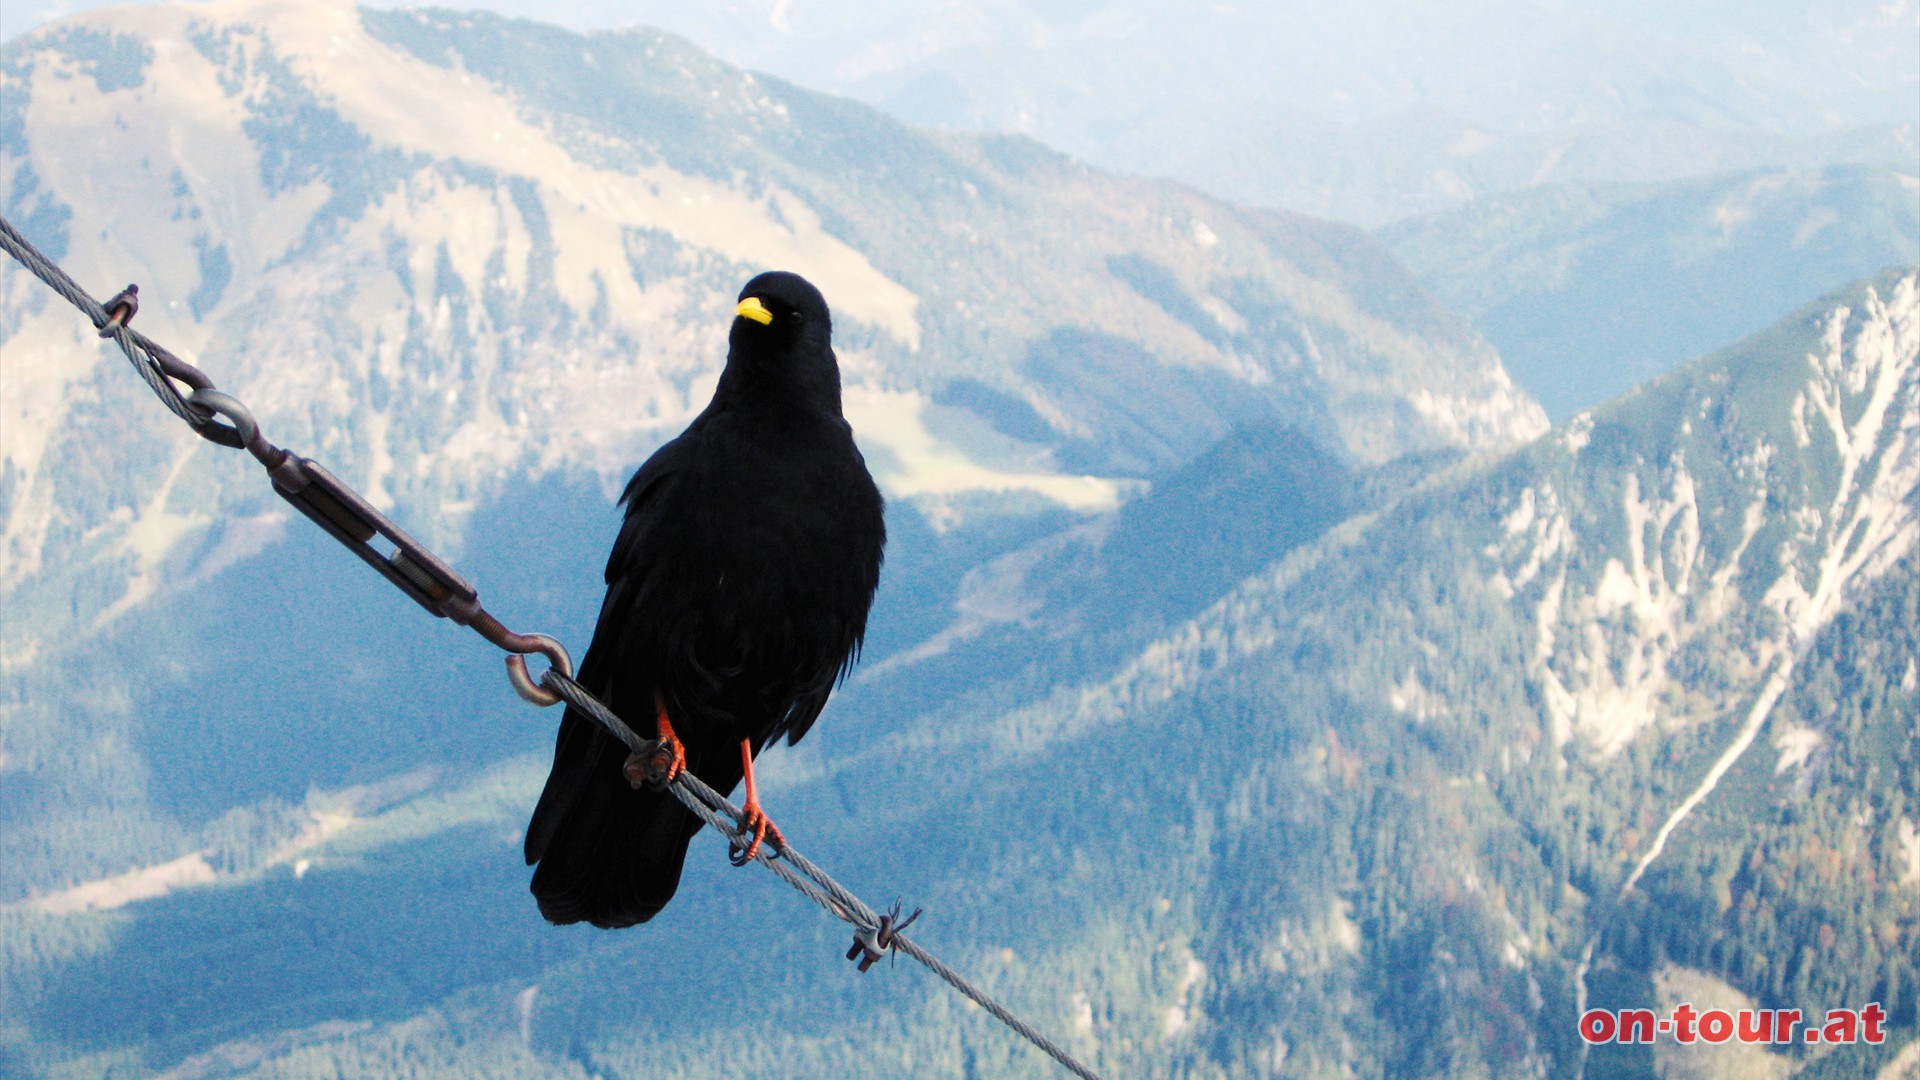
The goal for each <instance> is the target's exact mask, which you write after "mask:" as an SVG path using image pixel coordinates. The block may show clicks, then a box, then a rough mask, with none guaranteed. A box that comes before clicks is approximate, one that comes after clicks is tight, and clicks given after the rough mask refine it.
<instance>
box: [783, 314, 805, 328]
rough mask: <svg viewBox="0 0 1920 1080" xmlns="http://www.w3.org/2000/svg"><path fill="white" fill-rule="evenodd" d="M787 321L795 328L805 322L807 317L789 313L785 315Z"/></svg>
mask: <svg viewBox="0 0 1920 1080" xmlns="http://www.w3.org/2000/svg"><path fill="white" fill-rule="evenodd" d="M787 321H788V322H790V323H792V324H794V325H795V326H798V325H800V324H801V323H803V322H806V321H807V317H806V316H805V315H802V314H801V313H800V312H798V311H790V312H788V313H787Z"/></svg>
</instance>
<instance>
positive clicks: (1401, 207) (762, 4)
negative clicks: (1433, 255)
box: [489, 0, 1920, 269]
mask: <svg viewBox="0 0 1920 1080" xmlns="http://www.w3.org/2000/svg"><path fill="white" fill-rule="evenodd" d="M489 6H491V7H494V8H495V9H496V10H501V11H505V12H508V13H512V14H518V15H527V16H533V17H536V18H543V19H544V18H562V19H567V20H572V21H573V23H574V25H575V26H577V27H583V28H584V27H586V26H615V25H622V24H624V23H625V22H627V21H629V20H639V21H642V22H646V23H650V24H655V25H660V26H663V27H665V28H667V29H669V30H673V31H675V32H677V33H680V34H684V35H686V36H687V37H689V38H691V39H692V40H694V41H696V42H699V43H701V44H702V45H703V46H705V47H707V48H709V49H711V50H713V51H714V52H716V53H717V54H718V55H720V56H722V57H724V58H726V59H728V60H729V61H731V62H733V63H736V64H739V65H740V66H743V67H748V68H751V69H753V70H756V71H766V72H771V73H773V74H775V75H779V76H782V77H784V78H788V79H791V80H793V81H795V82H799V83H801V84H803V85H807V86H810V87H813V88H816V89H821V90H826V91H830V92H833V93H836V94H842V95H845V96H848V97H852V98H855V99H857V100H860V101H864V102H866V103H868V104H870V105H874V106H876V107H879V108H882V109H885V110H887V111H888V112H889V113H891V114H892V115H894V116H897V117H900V118H902V119H905V120H907V121H909V122H912V123H917V124H928V125H936V126H941V127H947V128H954V129H964V130H1004V131H1017V132H1021V133H1023V134H1028V135H1031V136H1034V137H1036V138H1039V139H1041V140H1042V141H1044V142H1046V143H1048V144H1049V145H1052V146H1058V147H1060V148H1062V149H1065V150H1067V151H1069V152H1071V153H1073V154H1075V155H1076V156H1078V157H1080V158H1082V159H1084V160H1087V161H1090V162H1094V163H1097V164H1100V165H1104V166H1106V167H1109V168H1116V169H1121V170H1125V171H1128V172H1136V173H1143V174H1147V175H1153V176H1168V177H1173V178H1176V179H1179V180H1182V181H1184V182H1186V183H1190V184H1194V185H1196V186H1198V187H1200V188H1202V189H1204V190H1206V191H1209V192H1211V193H1214V194H1217V195H1222V196H1225V197H1228V198H1231V199H1235V200H1238V201H1243V202H1248V203H1252V204H1254V205H1262V206H1277V207H1285V208H1287V209H1292V210H1298V211H1301V212H1305V213H1313V214H1322V215H1326V216H1329V217H1333V218H1337V219H1340V220H1344V221H1351V222H1354V223H1357V224H1361V225H1365V226H1368V227H1376V226H1380V225H1383V224H1385V223H1387V222H1390V221H1393V220H1396V219H1399V218H1402V217H1407V216H1412V215H1418V214H1427V213H1433V212H1436V211H1440V210H1445V209H1450V208H1455V207H1458V206H1460V205H1462V204H1464V203H1466V202H1469V201H1470V200H1472V199H1474V198H1477V197H1480V196H1485V195H1490V194H1497V193H1502V192H1508V191H1514V190H1519V189H1524V188H1529V187H1535V186H1538V185H1541V184H1550V183H1570V182H1581V183H1593V182H1605V181H1611V182H1659V181H1668V180H1678V179H1686V178H1692V177H1698V176H1702V175H1710V174H1720V173H1727V172H1733V171H1744V170H1752V169H1758V168H1767V167H1771V168H1790V169H1796V170H1811V169H1818V168H1821V167H1824V166H1827V165H1832V164H1841V163H1854V164H1874V165H1882V166H1895V167H1900V168H1902V169H1906V170H1908V171H1911V169H1912V167H1913V165H1912V163H1913V162H1914V161H1915V160H1916V156H1917V155H1920V148H1917V145H1916V142H1915V137H1916V126H1915V117H1914V111H1913V109H1912V107H1911V104H1912V102H1913V100H1914V97H1915V94H1916V93H1917V92H1920V44H1916V42H1917V41H1920V37H1916V35H1915V33H1914V29H1915V26H1914V14H1913V11H1912V9H1911V8H1910V7H1908V6H1905V5H1903V4H1897V3H1896V4H1882V3H1877V2H1874V0H1838V2H1836V0H1826V2H1822V3H1810V2H1807V0H1776V2H1770V3H1765V4H1743V5H1740V6H1739V7H1738V8H1733V7H1729V6H1727V5H1724V4H1712V3H1700V2H1685V3H1659V4H1655V3H1627V4H1619V3H1616V4H1605V5H1601V4H1560V5H1548V6H1543V5H1540V4H1534V3H1527V2H1525V0H1479V2H1476V3H1472V4H1454V5H1445V6H1422V5H1409V4H1405V3H1400V2H1395V0H1376V2H1366V3H1350V4H1343V5H1339V6H1337V7H1329V6H1327V5H1324V4H1310V3H1268V4H1212V5H1197V6H1196V5H1166V4H1157V3H1151V2H1142V0H1074V2H1071V3H1063V2H1060V0H996V2H993V3H976V2H948V3H934V4H928V5H919V6H915V7H911V8H897V9H875V8H874V6H873V5H871V4H864V3H858V2H855V0H810V2H809V3H805V4H792V3H788V2H786V0H734V2H727V3H714V4H701V5H685V4H673V3H662V2H645V0H643V2H639V3H605V2H595V0H587V2H582V3H576V4H570V5H568V7H567V8H566V9H565V10H564V11H555V10H554V9H552V8H551V6H543V5H539V4H534V3H524V2H521V0H495V2H494V3H493V4H490V5H489ZM1874 269H1878V268H1877V267H1876V268H1874Z"/></svg>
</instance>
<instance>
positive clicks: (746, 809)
mask: <svg viewBox="0 0 1920 1080" xmlns="http://www.w3.org/2000/svg"><path fill="white" fill-rule="evenodd" d="M740 767H741V770H742V771H743V772H745V774H746V781H747V801H746V804H745V805H744V806H742V807H741V808H740V809H741V818H742V820H741V822H740V830H741V831H742V832H751V833H753V840H752V841H751V842H749V843H748V844H747V847H746V850H745V851H742V850H740V849H739V848H737V847H733V846H732V845H729V846H728V850H727V858H728V859H730V860H732V862H733V865H735V866H745V865H747V864H748V863H750V862H752V861H753V858H754V856H756V855H758V854H760V844H761V842H762V841H764V840H766V839H767V838H769V837H771V838H772V839H773V843H774V846H775V847H786V846H787V838H786V837H784V836H782V835H780V827H779V826H778V825H775V824H774V823H773V819H772V818H769V817H768V816H767V812H766V811H765V810H762V809H760V789H759V787H758V786H757V785H756V784H754V782H753V740H751V739H741V740H740Z"/></svg>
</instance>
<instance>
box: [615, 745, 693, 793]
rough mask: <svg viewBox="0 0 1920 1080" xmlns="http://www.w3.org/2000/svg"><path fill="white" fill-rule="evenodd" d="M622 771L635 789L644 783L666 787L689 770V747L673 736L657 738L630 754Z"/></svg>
mask: <svg viewBox="0 0 1920 1080" xmlns="http://www.w3.org/2000/svg"><path fill="white" fill-rule="evenodd" d="M620 771H621V773H622V774H624V775H625V776H626V778H627V783H629V784H631V785H633V787H634V789H635V790H638V789H639V787H640V786H641V785H642V784H650V785H652V786H654V787H665V786H666V785H668V784H671V783H673V782H674V781H675V780H678V779H679V778H680V774H681V773H683V772H686V771H687V748H686V747H685V746H683V745H681V742H680V740H679V739H676V738H674V737H672V736H668V737H667V738H664V739H655V740H653V741H652V742H650V743H648V744H647V745H646V748H645V749H644V750H642V751H640V752H639V753H635V754H628V755H627V760H626V763H625V764H623V765H621V766H620Z"/></svg>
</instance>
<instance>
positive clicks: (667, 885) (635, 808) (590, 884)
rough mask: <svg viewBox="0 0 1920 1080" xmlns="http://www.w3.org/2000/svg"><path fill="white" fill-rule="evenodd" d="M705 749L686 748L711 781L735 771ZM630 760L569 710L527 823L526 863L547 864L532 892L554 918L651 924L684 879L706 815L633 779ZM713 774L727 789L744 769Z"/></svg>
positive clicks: (608, 738)
mask: <svg viewBox="0 0 1920 1080" xmlns="http://www.w3.org/2000/svg"><path fill="white" fill-rule="evenodd" d="M701 749H702V748H701V747H699V746H697V745H696V744H692V743H689V744H688V745H687V767H688V768H689V769H693V770H695V772H696V773H697V774H698V775H700V776H702V777H703V778H705V777H706V776H708V774H709V771H710V770H711V769H713V768H718V769H719V770H721V771H726V768H727V766H726V760H727V755H725V754H702V753H701V752H700V751H701ZM735 756H736V757H737V755H735ZM626 757H627V748H626V746H625V745H623V744H622V743H620V742H619V741H618V740H617V739H615V738H613V737H612V736H611V735H608V734H607V733H606V731H605V730H603V729H602V728H601V727H600V725H598V724H596V723H594V722H593V721H592V720H591V719H588V718H587V717H584V716H581V715H579V714H577V713H576V712H574V711H573V710H571V709H569V710H568V711H567V715H566V717H565V719H563V720H562V721H561V722H560V738H559V741H558V744H557V745H556V746H555V747H554V757H553V771H552V773H550V774H549V775H548V777H547V786H546V789H545V790H544V791H542V792H541V793H540V802H539V805H537V806H536V807H535V808H534V811H533V820H532V821H531V822H530V823H529V824H528V826H527V841H526V854H527V862H528V864H530V865H531V864H536V863H537V864H538V866H537V868H536V869H535V870H534V873H533V884H532V886H531V888H532V891H533V895H534V897H535V899H537V900H538V901H539V903H540V914H542V915H544V916H546V917H547V919H548V920H549V921H551V922H556V923H575V922H589V923H592V924H593V925H595V926H599V927H603V928H614V927H621V926H632V925H634V924H635V923H642V922H646V921H647V920H648V919H651V918H653V916H654V915H655V914H656V913H658V912H659V910H660V909H661V908H663V907H665V906H666V904H667V901H668V900H671V899H672V898H673V893H674V890H675V889H677V888H678V887H679V885H680V868H681V864H682V863H684V862H685V861H686V857H687V845H688V843H689V842H691V841H692V839H693V834H694V833H696V832H698V831H699V829H700V824H701V822H700V819H699V818H697V817H694V816H693V815H692V814H691V813H689V812H688V811H687V809H686V807H684V806H682V805H680V802H679V800H677V799H675V798H674V797H673V795H672V794H671V793H669V792H666V791H657V790H654V789H653V788H651V787H641V788H638V789H635V788H634V787H633V786H632V785H631V784H629V783H628V782H627V779H626V776H625V775H624V774H623V772H622V770H621V766H622V764H623V763H624V762H625V761H626ZM703 757H707V758H714V759H716V760H713V761H702V760H700V759H701V758H703ZM738 771H739V766H738V764H737V763H736V764H735V765H734V766H733V772H734V773H737V772H738ZM714 779H719V780H721V781H722V782H723V783H724V784H725V786H724V787H722V788H721V790H728V789H730V788H731V787H732V786H733V783H737V782H738V776H737V775H735V776H733V777H732V778H731V781H730V782H729V780H728V778H727V777H715V778H714ZM711 782H712V780H709V783H711Z"/></svg>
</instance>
